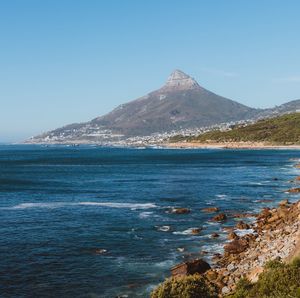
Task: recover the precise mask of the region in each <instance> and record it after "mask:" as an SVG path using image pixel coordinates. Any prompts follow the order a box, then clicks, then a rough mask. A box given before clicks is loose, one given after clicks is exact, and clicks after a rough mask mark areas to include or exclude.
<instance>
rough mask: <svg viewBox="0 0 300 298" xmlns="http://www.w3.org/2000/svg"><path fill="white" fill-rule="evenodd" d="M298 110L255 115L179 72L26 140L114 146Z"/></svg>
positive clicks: (260, 111)
mask: <svg viewBox="0 0 300 298" xmlns="http://www.w3.org/2000/svg"><path fill="white" fill-rule="evenodd" d="M295 107H299V109H300V100H299V101H297V100H296V101H293V102H290V104H289V103H286V104H284V105H281V106H279V107H277V108H276V109H255V108H251V107H248V106H246V105H243V104H241V103H239V102H237V101H234V100H231V99H228V98H226V97H223V96H220V95H217V94H215V93H213V92H211V91H209V90H207V89H205V88H204V87H202V86H200V85H199V84H198V82H197V81H196V80H195V79H194V78H192V77H191V76H189V75H187V74H186V73H184V72H183V71H181V70H178V69H176V70H174V71H173V72H172V73H171V74H170V75H169V77H168V78H167V80H166V83H165V84H164V85H163V86H162V87H160V88H159V89H157V90H154V91H152V92H150V93H148V94H146V95H145V96H142V97H139V98H137V99H135V100H132V101H129V102H127V103H124V104H121V105H119V106H118V107H116V108H115V109H113V110H112V111H111V112H109V113H107V114H105V115H102V116H99V117H96V118H94V119H92V120H91V121H88V122H83V123H73V124H69V125H66V126H64V127H61V128H58V129H55V130H52V131H50V132H46V133H43V134H41V135H38V136H36V137H33V138H31V139H30V140H29V141H28V142H31V143H48V142H57V143H64V142H82V143H84V142H86V143H90V142H100V143H101V142H107V141H109V142H114V141H119V140H120V139H126V138H130V137H135V136H147V135H151V134H155V133H166V132H170V131H176V130H181V129H195V128H199V127H209V126H212V125H218V124H221V123H227V122H236V121H243V120H248V119H255V118H259V117H268V116H270V115H273V114H276V113H280V112H282V113H284V112H286V111H288V110H289V109H291V108H293V109H295Z"/></svg>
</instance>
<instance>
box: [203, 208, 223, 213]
mask: <svg viewBox="0 0 300 298" xmlns="http://www.w3.org/2000/svg"><path fill="white" fill-rule="evenodd" d="M201 210H202V211H203V212H207V213H212V212H218V211H219V208H218V207H207V208H203V209H201Z"/></svg>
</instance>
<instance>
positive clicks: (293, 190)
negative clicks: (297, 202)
mask: <svg viewBox="0 0 300 298" xmlns="http://www.w3.org/2000/svg"><path fill="white" fill-rule="evenodd" d="M287 192H289V193H299V192H300V187H295V188H290V189H288V190H287Z"/></svg>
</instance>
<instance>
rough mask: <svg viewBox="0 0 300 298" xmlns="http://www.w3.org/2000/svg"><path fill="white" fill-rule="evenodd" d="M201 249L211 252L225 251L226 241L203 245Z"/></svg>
mask: <svg viewBox="0 0 300 298" xmlns="http://www.w3.org/2000/svg"><path fill="white" fill-rule="evenodd" d="M201 250H205V251H207V252H208V253H209V254H215V253H220V254H223V253H224V243H215V244H207V245H203V246H202V247H201Z"/></svg>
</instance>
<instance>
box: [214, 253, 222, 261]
mask: <svg viewBox="0 0 300 298" xmlns="http://www.w3.org/2000/svg"><path fill="white" fill-rule="evenodd" d="M220 259H222V255H221V254H220V253H215V254H214V255H213V257H212V261H213V262H218V261H219V260H220Z"/></svg>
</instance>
